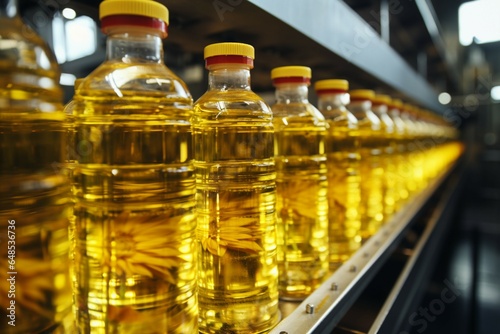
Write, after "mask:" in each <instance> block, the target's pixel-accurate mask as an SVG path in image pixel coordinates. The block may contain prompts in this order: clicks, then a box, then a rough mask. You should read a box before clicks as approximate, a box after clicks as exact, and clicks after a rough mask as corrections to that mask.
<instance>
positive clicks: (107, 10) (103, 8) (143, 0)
mask: <svg viewBox="0 0 500 334" xmlns="http://www.w3.org/2000/svg"><path fill="white" fill-rule="evenodd" d="M99 18H100V19H101V30H102V31H103V32H104V33H109V31H110V30H111V29H112V28H113V27H123V26H125V27H129V26H130V27H138V28H141V29H148V30H149V31H151V30H153V31H156V32H159V33H160V36H161V37H162V38H165V37H167V26H168V9H167V7H165V6H164V5H162V4H161V3H159V2H156V1H152V0H104V1H103V2H101V4H100V6H99Z"/></svg>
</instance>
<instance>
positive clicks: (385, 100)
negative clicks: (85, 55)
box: [372, 94, 402, 221]
mask: <svg viewBox="0 0 500 334" xmlns="http://www.w3.org/2000/svg"><path fill="white" fill-rule="evenodd" d="M390 103H391V98H390V96H388V95H383V94H377V95H375V98H374V99H373V105H372V110H373V112H374V113H375V115H377V117H378V118H379V119H380V124H381V126H382V141H381V144H382V152H381V159H380V163H381V165H382V168H383V170H384V176H383V192H384V221H387V220H388V219H389V218H390V217H391V215H392V214H394V212H395V210H396V203H397V202H398V201H399V192H398V188H397V183H398V182H401V181H402V180H400V178H401V176H400V175H398V169H397V164H396V160H397V159H396V157H395V156H396V151H397V143H396V125H395V124H394V121H393V120H392V118H391V117H390V116H389V115H388V109H389V104H390Z"/></svg>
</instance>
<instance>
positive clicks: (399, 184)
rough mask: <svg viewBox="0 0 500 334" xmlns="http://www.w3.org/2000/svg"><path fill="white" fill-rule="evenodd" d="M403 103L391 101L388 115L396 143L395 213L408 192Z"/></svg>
mask: <svg viewBox="0 0 500 334" xmlns="http://www.w3.org/2000/svg"><path fill="white" fill-rule="evenodd" d="M402 105H403V102H402V101H401V100H399V99H392V100H391V102H390V103H389V110H388V113H387V114H388V115H389V117H391V119H392V121H393V122H394V134H395V141H396V148H395V154H394V159H395V165H396V184H395V188H396V189H397V191H398V198H399V200H398V201H397V202H396V206H395V211H397V210H399V209H401V207H402V206H403V205H404V204H405V203H406V201H407V200H408V196H409V192H408V189H407V186H406V184H407V181H408V178H409V176H410V171H411V169H410V166H409V163H408V161H407V158H406V131H407V129H406V125H405V122H404V121H403V119H402V118H401V111H400V108H401V107H402Z"/></svg>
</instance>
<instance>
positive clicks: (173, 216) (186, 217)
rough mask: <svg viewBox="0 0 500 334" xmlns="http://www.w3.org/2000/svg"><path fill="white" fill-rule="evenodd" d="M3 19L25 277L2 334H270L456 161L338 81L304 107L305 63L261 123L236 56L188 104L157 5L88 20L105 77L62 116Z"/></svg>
mask: <svg viewBox="0 0 500 334" xmlns="http://www.w3.org/2000/svg"><path fill="white" fill-rule="evenodd" d="M12 8H14V9H15V8H16V7H15V1H14V0H9V1H7V6H5V8H4V9H2V10H4V12H2V13H1V14H2V16H1V18H0V20H3V21H4V22H2V25H1V29H2V31H1V34H0V35H1V38H2V40H1V41H2V42H4V41H10V42H11V43H9V44H8V45H11V46H12V48H11V49H2V51H1V53H0V66H1V69H2V76H1V77H0V80H1V81H0V83H1V85H0V89H1V92H2V95H1V96H0V112H1V119H0V121H1V123H0V126H1V131H0V136H1V141H0V145H1V157H2V159H1V161H0V168H1V172H2V173H1V175H0V178H1V180H2V181H3V182H1V183H0V184H1V185H0V189H1V194H2V197H1V202H0V203H1V204H0V216H1V219H2V220H1V222H0V228H1V232H0V233H2V234H1V237H2V240H9V233H8V231H9V230H10V229H12V230H14V229H15V232H16V233H15V235H16V237H15V242H13V243H11V244H12V245H15V250H16V251H15V253H13V252H10V253H5V254H4V252H7V248H6V247H4V248H2V250H1V251H0V254H3V255H2V256H4V258H6V259H9V258H8V256H9V255H11V253H12V254H15V256H13V257H12V258H13V261H12V263H14V264H13V266H12V267H7V265H8V264H10V263H11V262H4V261H2V262H1V266H0V268H1V272H0V278H2V280H3V281H4V282H5V281H6V279H7V278H9V277H5V279H3V276H2V275H5V274H6V273H9V272H15V271H16V269H19V270H18V272H19V273H18V274H17V273H16V275H17V276H16V277H15V278H16V280H15V287H16V289H17V293H16V298H15V305H16V310H15V312H14V314H15V315H14V319H15V318H16V316H17V317H18V319H19V320H18V322H17V323H16V326H15V327H14V326H12V325H9V324H6V323H5V322H3V323H2V324H1V325H0V329H1V332H2V333H39V332H44V331H49V330H51V328H53V327H54V326H57V323H58V322H60V321H61V319H62V318H63V317H64V316H65V315H66V314H68V311H69V308H71V305H72V307H73V315H74V322H75V324H74V328H72V329H71V331H74V332H77V333H106V334H107V333H196V332H198V331H199V332H201V333H265V332H267V331H269V330H270V329H271V328H272V327H273V326H275V325H276V324H277V322H278V321H279V319H280V314H279V309H278V300H279V298H281V299H285V300H302V299H304V298H305V297H306V296H307V295H308V294H310V293H311V292H312V291H313V290H314V289H316V288H317V287H318V286H319V285H320V284H321V283H322V282H323V281H324V280H325V279H326V278H327V277H328V275H329V274H331V272H333V271H334V270H335V269H336V268H337V267H338V266H340V265H341V264H342V263H343V262H345V261H346V260H347V259H348V258H349V257H350V256H351V255H352V254H353V253H354V252H355V251H356V250H357V249H358V248H359V247H360V246H361V244H362V243H363V241H365V240H366V239H368V238H369V237H370V236H371V235H373V234H374V233H376V232H377V230H378V228H380V226H382V225H383V224H384V223H385V222H386V221H387V220H388V219H390V217H391V216H392V215H393V214H394V213H396V212H397V211H398V210H400V209H401V208H402V207H403V206H404V205H405V203H407V202H408V201H410V200H411V199H412V197H413V196H415V195H416V194H418V193H419V191H421V190H422V189H424V188H425V187H426V186H427V185H428V184H429V183H430V182H432V180H433V179H434V178H436V177H437V176H438V175H440V174H441V173H442V172H443V171H444V170H446V169H447V168H449V165H450V164H451V163H452V162H453V161H454V160H455V159H456V158H457V157H458V156H459V154H460V151H461V147H460V145H459V144H457V143H456V141H455V139H456V135H457V134H456V132H455V131H454V130H453V129H452V128H451V127H450V126H449V125H448V124H446V123H444V122H443V121H442V120H441V119H440V118H438V117H437V116H434V115H432V114H431V113H429V112H423V111H421V110H418V109H417V108H415V107H413V106H410V105H404V104H403V103H402V102H401V101H398V100H393V99H391V98H390V97H388V96H378V95H375V93H374V92H373V91H370V90H355V91H349V87H348V82H347V81H345V80H336V79H331V80H321V81H318V82H316V83H315V85H314V88H315V91H316V93H317V96H318V108H316V107H314V106H313V105H312V104H311V103H310V102H309V101H308V99H307V97H308V89H309V86H310V84H311V70H310V69H309V68H307V67H303V66H285V67H279V68H275V69H274V70H273V71H272V72H271V79H272V82H273V85H274V86H275V88H276V103H275V104H274V105H273V106H271V107H270V106H268V105H267V104H266V103H265V102H264V101H263V100H262V99H261V98H260V97H259V96H258V95H257V94H255V93H254V92H252V90H251V85H250V70H251V69H252V68H253V62H254V58H255V55H254V49H253V47H251V46H250V45H247V44H241V43H218V44H212V45H209V46H207V47H206V48H205V50H204V58H205V65H206V68H207V70H208V71H209V75H208V78H209V82H208V90H207V92H206V93H205V94H204V95H203V96H202V97H201V98H200V99H199V100H198V101H196V102H195V103H193V100H192V97H191V95H190V93H189V90H188V88H187V87H186V85H185V84H184V83H183V82H182V80H181V79H180V78H178V77H177V76H176V75H175V74H174V73H172V72H171V71H170V70H169V69H168V68H167V67H166V66H165V65H164V63H163V45H162V39H163V38H165V37H166V36H167V27H168V22H169V16H168V9H167V8H166V7H165V6H163V5H162V4H160V3H158V2H155V1H150V0H104V1H103V2H102V3H101V5H100V18H101V26H102V31H103V32H104V33H106V34H107V35H108V39H107V54H106V60H105V61H104V63H103V64H102V65H100V66H99V67H98V68H97V69H95V70H94V71H93V72H92V73H91V74H90V75H89V76H87V77H86V78H83V79H81V80H79V81H78V87H77V88H76V90H75V96H74V98H73V100H72V101H71V102H70V103H68V104H67V105H66V108H65V110H64V112H63V107H62V104H61V98H62V96H61V91H60V88H59V87H58V85H57V80H58V76H59V72H58V70H57V65H56V62H55V61H54V59H53V57H52V56H51V54H50V52H49V51H48V50H47V48H46V47H45V46H44V44H43V42H42V41H41V40H39V38H37V37H35V34H33V33H30V34H27V35H26V34H23V35H21V34H19V33H16V29H17V31H24V30H22V29H24V28H22V27H21V25H22V22H21V21H20V20H19V18H18V17H17V16H16V15H15V14H16V13H15V10H13V9H12ZM4 23H5V24H4ZM14 23H15V24H14ZM12 27H17V28H16V29H14V30H13V29H12ZM4 30H5V31H4ZM27 36H28V38H27ZM23 38H24V39H23ZM26 38H27V39H26ZM5 45H7V44H5ZM63 166H64V167H63ZM70 188H71V191H70ZM70 192H71V194H70ZM12 221H14V223H11V222H12ZM9 225H15V227H14V228H10V227H9ZM68 226H69V229H68ZM68 231H69V232H68ZM11 239H12V238H11ZM9 249H10V248H9ZM68 255H69V257H70V263H71V265H70V270H69V271H68V270H67V261H66V259H67V257H68ZM4 263H6V265H5V268H4ZM9 275H10V274H9ZM4 286H6V285H4V283H2V285H0V287H1V288H0V292H1V294H2V296H1V298H2V299H1V302H0V306H1V307H2V310H3V311H2V312H4V310H7V317H8V316H9V312H10V311H9V309H8V307H9V306H10V305H11V303H12V301H11V300H8V299H5V298H4V297H5V296H7V295H8V293H9V288H11V286H7V289H5V288H4ZM70 286H71V287H72V294H73V301H71V287H70ZM9 298H10V297H9ZM11 313H12V312H11ZM28 319H29V321H27V320H28Z"/></svg>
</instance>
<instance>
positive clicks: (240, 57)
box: [203, 43, 255, 68]
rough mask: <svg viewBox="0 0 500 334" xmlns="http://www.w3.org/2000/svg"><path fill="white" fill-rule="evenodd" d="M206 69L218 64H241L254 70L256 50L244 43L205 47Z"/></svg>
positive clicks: (217, 44) (216, 44) (218, 44)
mask: <svg viewBox="0 0 500 334" xmlns="http://www.w3.org/2000/svg"><path fill="white" fill-rule="evenodd" d="M203 54H204V58H205V67H206V68H208V67H209V66H211V65H218V64H240V65H246V66H248V67H249V68H253V60H254V58H255V50H254V48H253V46H251V45H249V44H244V43H215V44H210V45H207V46H206V47H205V50H204V52H203Z"/></svg>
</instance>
